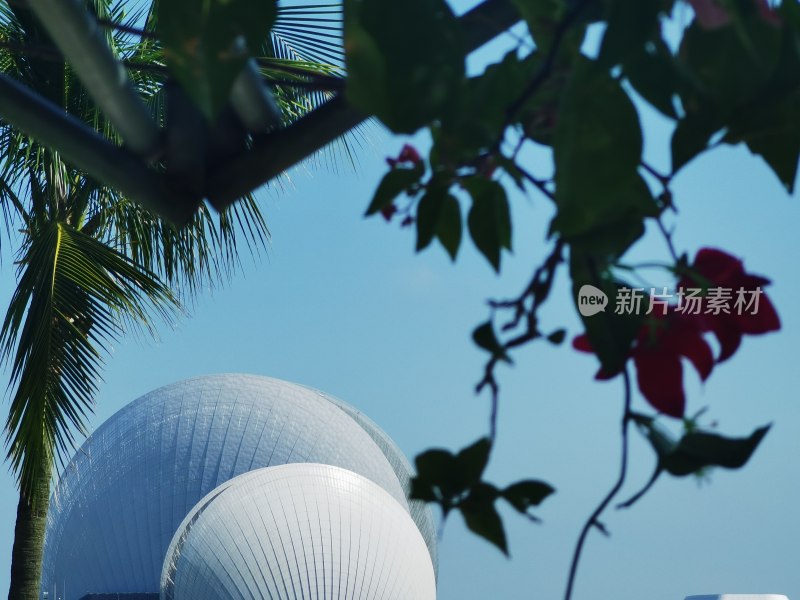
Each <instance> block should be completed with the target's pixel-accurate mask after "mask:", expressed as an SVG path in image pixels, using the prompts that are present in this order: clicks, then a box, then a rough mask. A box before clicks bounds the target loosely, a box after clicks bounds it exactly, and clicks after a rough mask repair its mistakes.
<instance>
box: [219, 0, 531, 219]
mask: <svg viewBox="0 0 800 600" xmlns="http://www.w3.org/2000/svg"><path fill="white" fill-rule="evenodd" d="M519 20H520V16H519V13H518V12H517V10H516V8H515V7H514V6H513V5H512V4H511V2H510V1H509V0H485V1H484V2H483V3H482V4H479V5H478V6H476V7H475V8H473V9H472V10H471V11H469V12H467V13H466V14H464V15H463V16H461V17H460V22H461V25H462V28H463V31H464V40H465V44H466V47H467V50H468V52H472V51H473V50H477V49H478V48H479V47H481V46H482V45H484V44H485V43H487V42H489V41H490V40H492V39H493V38H495V37H497V36H498V35H500V34H501V33H503V32H504V31H506V30H507V29H508V28H510V27H512V26H513V25H514V24H515V23H517V22H518V21H519ZM366 118H367V117H366V116H365V115H362V114H361V113H359V112H358V111H356V110H355V109H354V108H352V107H351V106H349V105H348V104H347V102H346V101H345V99H344V97H343V96H342V95H341V94H340V95H338V96H336V97H335V98H334V99H333V100H330V101H329V102H327V103H326V104H324V105H323V106H321V107H319V108H317V109H316V110H314V111H313V112H311V113H310V114H308V115H307V116H305V117H303V118H302V119H299V120H298V121H297V122H295V123H294V124H292V125H290V126H289V127H287V128H285V129H283V130H281V131H277V132H275V133H271V134H267V135H264V136H260V137H256V138H255V140H254V144H253V147H252V148H251V149H250V150H248V151H246V152H245V153H244V154H242V155H240V156H238V157H236V158H234V159H232V160H229V161H227V162H226V163H224V164H222V165H219V166H218V167H217V168H215V169H214V170H213V171H212V172H211V173H210V174H209V176H208V188H207V190H206V193H207V197H208V200H209V202H211V204H212V205H213V206H214V207H215V208H216V209H217V210H223V209H224V208H225V207H226V206H229V205H230V204H232V203H233V202H235V201H236V200H237V199H238V198H241V197H242V196H244V195H245V194H247V193H248V192H250V191H252V190H254V189H255V188H257V187H260V186H261V185H263V184H265V183H267V182H268V181H269V180H270V179H272V178H274V177H277V176H278V175H280V174H281V173H282V172H284V171H285V170H286V169H288V168H289V167H291V166H293V165H295V164H297V163H298V162H300V161H301V160H303V159H305V158H307V157H308V156H310V155H311V154H313V153H315V152H317V151H318V150H321V149H322V148H324V147H325V146H326V145H328V144H329V143H330V142H332V141H334V140H335V139H337V138H338V137H341V136H342V135H344V134H346V133H347V132H348V131H350V130H351V129H352V128H354V127H356V126H357V125H358V124H359V123H362V122H363V121H364V120H365V119H366Z"/></svg>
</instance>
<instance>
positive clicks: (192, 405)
mask: <svg viewBox="0 0 800 600" xmlns="http://www.w3.org/2000/svg"><path fill="white" fill-rule="evenodd" d="M299 464H314V465H319V466H317V467H315V468H316V469H317V471H316V472H317V473H319V474H320V477H321V479H320V485H321V488H320V490H321V492H320V494H321V496H320V497H321V498H323V499H324V501H322V500H321V502H322V504H320V505H319V507H318V508H319V510H323V509H324V510H331V511H332V510H339V509H338V508H335V507H337V506H338V507H341V506H344V505H343V504H342V502H343V501H342V500H341V499H337V498H336V497H335V494H334V495H333V496H332V495H331V493H329V492H330V490H329V488H330V486H329V485H328V483H329V482H330V480H331V478H330V476H329V475H325V474H324V473H323V472H327V471H325V467H324V465H327V466H328V468H335V469H337V470H336V472H337V473H339V472H340V471H342V472H345V473H350V474H351V475H349V476H348V477H356V478H358V479H359V481H361V482H362V484H361V487H359V486H355V487H353V488H352V489H356V488H357V489H359V490H363V489H367V488H369V486H372V488H377V489H378V490H381V493H382V494H383V496H382V497H383V500H382V502H383V503H384V504H386V503H387V502H388V503H389V504H390V505H391V507H392V508H391V509H389V508H386V507H385V506H384V507H383V508H380V509H377V508H376V509H375V510H376V511H377V512H378V513H381V511H384V513H385V514H389V512H391V511H392V510H393V511H394V513H397V510H399V511H400V513H402V515H404V518H405V520H406V521H407V522H408V523H412V524H413V525H414V530H415V531H416V533H417V534H419V536H420V539H421V540H423V550H427V551H426V552H424V557H423V558H424V559H425V560H426V561H427V562H428V563H430V564H431V569H432V570H433V572H434V573H435V567H436V536H435V528H434V524H433V518H432V515H431V512H430V510H429V509H428V508H427V507H426V506H425V505H424V504H421V503H417V502H411V503H410V505H409V502H408V501H407V499H406V492H407V489H408V483H409V480H410V477H411V475H412V470H411V466H410V465H409V463H408V461H407V459H406V458H405V457H404V456H403V454H402V452H401V451H400V450H399V448H397V446H396V445H395V444H394V442H392V441H391V439H390V438H389V437H388V436H387V435H386V434H385V433H384V432H383V431H382V430H381V429H380V428H379V427H378V426H377V425H375V424H374V423H373V422H372V421H370V420H369V419H367V418H366V417H364V416H363V415H362V414H361V413H360V412H359V411H357V410H356V409H354V408H353V407H351V406H349V405H347V404H345V403H343V402H342V401H340V400H337V399H335V398H331V397H329V396H327V395H325V394H323V393H321V392H318V391H316V390H312V389H310V388H306V387H303V386H299V385H295V384H291V383H287V382H284V381H279V380H275V379H271V378H267V377H260V376H252V375H213V376H206V377H198V378H195V379H190V380H187V381H183V382H180V383H176V384H172V385H168V386H165V387H163V388H160V389H158V390H155V391H153V392H151V393H149V394H146V395H145V396H142V397H141V398H139V399H137V400H134V401H133V402H131V403H130V404H128V405H127V406H125V407H124V408H122V409H121V410H120V411H118V412H117V413H116V414H114V415H113V416H112V417H111V418H109V419H108V420H107V421H106V422H105V423H103V424H102V425H101V426H100V427H99V428H98V429H97V431H96V432H95V433H94V434H92V435H91V436H90V437H89V438H88V439H87V440H86V442H85V443H84V444H83V445H82V447H81V448H80V450H79V451H78V452H77V453H76V454H75V456H74V457H73V459H72V460H71V461H70V463H69V464H68V465H67V467H66V469H65V470H64V472H63V474H62V476H61V478H60V480H59V482H58V484H57V486H56V488H55V490H54V492H53V497H52V500H51V506H50V511H49V514H48V522H47V531H46V536H45V553H44V565H43V573H42V590H43V591H46V592H48V596H49V598H52V599H53V600H55V599H57V598H60V599H62V600H81V599H83V598H84V597H85V596H87V595H89V594H126V593H136V594H148V596H147V597H148V598H149V597H158V594H159V585H160V580H161V573H162V569H163V568H164V564H165V563H164V558H165V556H166V555H167V550H168V546H169V544H170V542H171V541H172V539H173V536H174V535H175V533H176V531H177V530H178V529H179V526H181V523H182V522H183V521H184V519H185V518H186V517H187V515H189V514H190V513H192V514H195V516H197V515H200V514H203V515H205V511H202V510H200V508H201V507H202V504H203V503H202V502H201V500H203V499H204V498H206V500H205V502H207V501H208V500H207V499H208V498H209V496H214V494H218V495H219V504H217V505H216V506H215V511H216V510H217V507H223V506H228V505H230V506H233V505H234V504H236V503H237V502H240V501H241V502H248V501H250V500H245V499H241V500H240V499H239V498H238V495H239V494H244V493H246V492H247V493H249V492H248V490H251V488H252V486H254V485H255V482H258V486H262V484H263V485H267V484H266V483H265V482H267V481H269V482H273V483H270V484H269V486H268V487H269V489H270V490H273V489H274V480H273V479H272V477H273V475H269V476H267V475H266V473H267V471H271V470H272V469H274V468H276V467H278V466H280V465H299ZM268 467H269V468H271V469H266V468H268ZM264 469H266V470H264ZM320 469H321V470H320ZM250 472H254V473H258V474H259V477H256V478H254V479H253V480H252V481H251V480H250V479H249V475H248V476H247V477H242V478H241V480H239V479H234V478H237V477H238V476H241V475H243V474H245V473H250ZM298 473H300V472H298ZM307 475H308V473H307V472H306V471H302V476H300V475H298V477H299V479H298V480H297V481H302V482H306V483H307V481H306V479H307ZM290 479H291V478H290ZM334 479H335V478H334ZM248 482H250V483H248ZM326 482H328V483H326ZM306 483H302V485H306ZM298 485H301V484H298ZM326 485H328V487H326ZM351 487H352V486H351ZM259 489H261V488H260V487H259ZM370 489H371V488H370ZM326 490H327V491H326ZM212 492H214V494H212ZM373 492H374V490H373ZM259 493H260V492H259ZM359 493H361V492H359ZM365 493H366V492H365ZM370 494H371V495H370ZM367 495H370V497H373V496H375V494H373V493H372V492H369V494H367ZM262 496H263V494H262ZM375 497H377V496H375ZM286 498H287V496H285V494H283V492H280V493H278V495H277V496H276V497H275V499H274V500H273V499H270V500H269V501H268V502H267V503H266V504H264V506H265V510H266V509H267V508H270V509H275V508H276V507H277V506H278V505H276V504H274V502H279V503H280V501H281V499H283V500H286ZM293 501H298V499H297V498H294V500H293ZM259 502H264V500H263V498H261V500H259ZM325 502H328V503H329V504H325ZM198 503H200V504H199V505H198ZM330 503H333V504H330ZM337 503H338V504H337ZM237 505H238V504H237ZM345 505H346V502H345ZM348 506H350V505H348ZM325 507H328V508H325ZM301 508H302V506H301V507H291V508H290V509H287V508H286V507H284V508H283V509H284V510H293V511H299V510H301ZM386 511H389V512H386ZM384 513H381V514H384ZM209 514H212V513H209ZM213 514H217V513H216V512H214V513H213ZM233 514H234V515H235V514H236V513H235V511H234V513H233ZM296 514H297V516H298V518H299V516H300V513H299V512H298V513H296ZM321 514H322V513H321ZM325 514H334V513H332V512H331V513H325ZM336 514H340V515H341V514H345V513H341V512H340V513H336ZM375 514H377V513H375ZM207 518H208V517H207V516H203V518H202V520H203V521H204V522H205V521H206V520H207ZM232 518H233V517H232ZM303 518H305V517H303ZM309 518H311V517H309ZM337 518H339V517H337ZM371 518H372V517H369V518H367V520H366V521H365V523H366V524H367V525H369V524H370V523H372V520H370V519H371ZM325 519H326V522H329V524H330V525H331V526H333V525H334V524H335V521H336V520H335V519H333V520H331V519H328V518H327V517H325ZM344 523H347V524H348V526H354V524H355V523H356V521H354V520H352V519H350V520H347V519H346V520H345V521H341V519H340V522H339V525H341V526H344ZM398 526H399V527H401V529H402V526H400V525H398ZM201 530H202V529H199V530H198V531H201ZM302 531H303V529H302V528H300V529H298V530H297V532H296V534H297V535H299V536H301V537H300V538H299V539H300V540H302V535H303V533H302ZM412 537H413V536H412ZM192 539H194V538H192ZM198 539H199V538H198ZM193 543H194V542H193ZM251 558H252V557H251ZM312 558H313V557H312ZM252 560H263V556H262V557H261V558H260V559H259V558H252ZM412 562H413V561H412ZM177 564H180V563H177ZM261 566H262V567H263V568H266V567H267V564H266V563H265V564H263V565H261ZM253 568H256V567H253ZM398 568H399V567H398ZM328 572H329V571H328ZM179 574H180V573H179V572H176V575H179ZM239 594H240V595H237V593H233V595H232V596H206V597H208V598H211V597H214V598H231V599H238V598H245V597H246V598H250V597H252V598H262V597H263V598H273V597H274V598H281V599H284V598H286V599H287V600H292V599H293V598H294V596H292V595H288V596H286V595H278V596H274V595H269V594H266V593H264V594H263V595H261V596H258V595H255V596H252V595H251V594H250V593H249V592H247V593H245V591H244V590H240V591H239ZM150 595H153V596H150ZM109 597H116V596H109ZM182 597H185V598H188V597H191V596H182ZM303 597H307V596H302V595H298V596H297V598H303ZM325 597H326V598H331V600H335V599H336V598H337V597H338V596H336V595H334V596H325ZM347 597H348V598H350V597H351V596H347ZM386 597H387V598H395V597H397V598H404V599H405V598H409V599H410V600H413V599H414V598H416V596H408V597H406V596H391V595H390V596H386ZM423 597H427V596H420V598H423Z"/></svg>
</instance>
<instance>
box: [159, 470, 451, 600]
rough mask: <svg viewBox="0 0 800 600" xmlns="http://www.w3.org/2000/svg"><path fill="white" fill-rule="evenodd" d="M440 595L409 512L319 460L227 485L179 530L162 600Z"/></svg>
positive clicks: (362, 599) (424, 599) (427, 598)
mask: <svg viewBox="0 0 800 600" xmlns="http://www.w3.org/2000/svg"><path fill="white" fill-rule="evenodd" d="M435 597H436V583H435V579H434V574H433V565H432V564H431V561H430V558H429V556H428V551H427V548H426V546H425V541H424V540H423V539H422V535H421V534H420V532H419V530H418V529H417V527H416V525H415V524H414V521H413V520H412V519H411V517H410V516H409V514H408V513H407V512H406V511H405V510H403V508H402V507H401V506H400V505H399V504H398V503H397V502H395V501H394V500H393V499H392V497H391V496H390V495H389V494H388V493H387V492H386V491H385V490H384V489H382V488H381V487H380V486H378V485H376V484H374V483H373V482H371V481H370V480H368V479H366V478H364V477H361V476H360V475H356V474H355V473H353V472H352V471H347V470H345V469H340V468H338V467H331V466H329V465H317V464H293V465H283V466H280V467H269V468H266V469H258V470H256V471H251V472H249V473H245V474H244V475H240V476H239V477H236V478H235V479H233V480H231V481H229V482H227V483H224V484H222V486H220V488H217V489H216V490H214V491H213V492H211V493H210V494H209V495H208V496H207V497H206V498H204V499H203V500H201V501H200V502H199V503H198V504H197V506H196V507H195V508H194V509H193V510H192V511H191V512H190V513H189V514H188V515H187V516H186V518H185V519H184V521H183V523H181V526H180V527H179V528H178V530H177V531H176V532H175V536H174V537H173V539H172V543H171V544H170V547H169V550H168V551H167V557H166V560H165V561H164V570H163V572H162V576H161V600H217V599H218V598H276V599H277V598H308V599H312V598H313V599H316V598H319V599H323V598H348V599H349V598H352V599H353V600H371V599H377V598H398V599H400V598H409V599H411V598H413V599H415V600H434V598H435Z"/></svg>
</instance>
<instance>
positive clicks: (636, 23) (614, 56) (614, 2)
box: [599, 0, 661, 67]
mask: <svg viewBox="0 0 800 600" xmlns="http://www.w3.org/2000/svg"><path fill="white" fill-rule="evenodd" d="M608 10H609V14H608V27H606V31H605V33H604V34H603V42H602V44H601V45H600V56H599V60H600V62H601V63H602V64H604V65H606V66H608V67H612V66H614V65H617V64H619V63H621V62H623V61H625V60H627V59H629V58H630V57H631V56H633V55H635V54H638V53H639V52H641V51H642V49H643V47H644V45H645V42H647V41H648V40H650V39H651V38H652V37H653V35H654V34H656V33H657V32H658V29H659V22H658V16H659V13H660V12H661V3H660V2H655V1H653V0H611V2H610V7H609V9H608Z"/></svg>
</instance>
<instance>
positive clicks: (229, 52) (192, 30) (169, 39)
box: [157, 0, 277, 120]
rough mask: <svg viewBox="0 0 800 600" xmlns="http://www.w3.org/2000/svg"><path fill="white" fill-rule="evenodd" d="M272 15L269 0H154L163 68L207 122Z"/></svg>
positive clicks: (273, 8)
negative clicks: (167, 68)
mask: <svg viewBox="0 0 800 600" xmlns="http://www.w3.org/2000/svg"><path fill="white" fill-rule="evenodd" d="M276 16H277V8H276V2H275V0H263V1H260V2H249V1H248V0H169V1H165V2H159V4H158V18H157V22H158V36H159V39H160V40H161V41H162V43H163V45H164V56H165V58H166V61H167V66H168V67H169V70H170V73H172V75H173V76H174V77H175V78H176V79H177V80H178V81H179V82H180V84H181V85H182V86H183V89H184V90H185V91H186V93H187V94H188V95H189V96H190V97H191V98H192V99H193V100H194V102H195V103H196V104H197V106H198V107H199V108H200V109H201V111H202V112H203V114H205V116H206V118H208V119H209V120H213V119H215V118H216V116H217V115H218V114H219V111H220V110H221V109H222V107H223V106H224V105H225V104H226V102H227V100H228V97H229V96H230V92H231V88H232V87H233V83H234V81H235V80H236V78H237V77H238V76H239V73H240V72H241V70H242V68H243V67H244V65H245V62H246V61H247V58H248V56H249V55H250V53H257V52H258V50H259V49H260V46H261V43H262V42H263V40H264V39H265V38H266V37H267V34H268V32H269V30H270V29H271V27H272V25H273V23H274V22H275V17H276ZM237 39H241V40H242V41H243V42H244V44H242V45H239V44H237V43H236V42H237ZM248 50H250V53H249V52H248Z"/></svg>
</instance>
